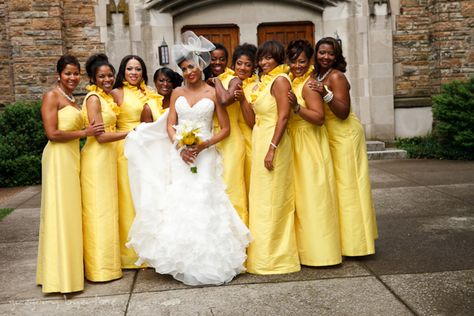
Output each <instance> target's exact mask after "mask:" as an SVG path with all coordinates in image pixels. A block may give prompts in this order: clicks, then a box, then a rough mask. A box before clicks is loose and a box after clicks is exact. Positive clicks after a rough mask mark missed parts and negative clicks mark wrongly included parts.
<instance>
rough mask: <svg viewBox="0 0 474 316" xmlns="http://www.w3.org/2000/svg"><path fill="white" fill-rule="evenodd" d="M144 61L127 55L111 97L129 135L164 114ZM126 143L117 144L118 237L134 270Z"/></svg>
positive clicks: (125, 262) (124, 262) (124, 263)
mask: <svg viewBox="0 0 474 316" xmlns="http://www.w3.org/2000/svg"><path fill="white" fill-rule="evenodd" d="M147 78H148V77H147V71H146V66H145V62H144V61H143V59H141V58H140V57H139V56H136V55H128V56H125V57H124V58H123V59H122V61H121V63H120V67H119V71H118V74H117V79H116V81H115V84H114V89H113V90H112V92H111V94H112V96H113V98H114V101H115V103H117V104H118V105H119V106H120V114H119V115H118V117H117V131H118V132H129V131H131V130H132V129H134V128H135V127H136V126H137V125H138V124H140V122H151V121H153V120H154V119H156V118H157V116H158V115H159V114H160V113H161V98H162V97H161V96H159V95H158V94H157V93H154V92H153V91H151V90H150V89H149V88H148V87H147V85H146V83H147ZM123 146H124V141H123V140H121V141H119V142H117V177H118V196H119V235H120V252H121V258H122V260H121V261H122V268H123V269H135V268H139V266H137V265H135V262H136V261H137V255H136V253H135V251H134V250H133V249H130V248H127V246H125V244H126V243H127V239H128V231H129V230H130V226H131V225H132V222H133V219H134V218H135V207H134V205H133V200H132V194H131V192H130V185H129V180H128V162H127V158H126V157H125V155H124V151H123Z"/></svg>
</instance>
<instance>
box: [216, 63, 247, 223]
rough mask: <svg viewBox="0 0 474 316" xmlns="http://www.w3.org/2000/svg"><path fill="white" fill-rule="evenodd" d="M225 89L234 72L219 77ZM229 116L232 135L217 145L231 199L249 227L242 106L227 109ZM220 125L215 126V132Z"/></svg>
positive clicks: (230, 71)
mask: <svg viewBox="0 0 474 316" xmlns="http://www.w3.org/2000/svg"><path fill="white" fill-rule="evenodd" d="M217 78H218V79H219V80H220V81H221V82H222V85H223V86H224V88H225V89H228V88H229V84H230V81H231V80H232V79H234V78H235V76H234V71H233V70H231V69H229V68H226V71H225V72H224V73H222V74H220V75H219V76H218V77H217ZM226 110H227V114H228V115H229V122H230V134H229V136H228V137H226V138H224V139H223V140H222V141H220V142H219V143H218V144H217V149H218V150H219V152H220V153H221V155H222V164H223V166H224V172H223V179H224V183H225V184H226V186H227V188H226V192H227V195H229V199H230V201H231V203H232V205H233V206H234V208H235V209H236V211H237V213H238V214H239V216H240V218H241V219H242V221H243V222H244V223H245V225H247V226H248V213H249V212H248V206H247V190H246V187H245V174H244V173H245V171H244V166H245V139H244V136H243V135H242V132H241V130H240V127H239V123H238V119H239V115H240V104H239V102H234V103H232V104H231V105H228V106H227V107H226ZM218 129H219V124H218V123H217V124H214V130H215V132H216V131H217V130H218Z"/></svg>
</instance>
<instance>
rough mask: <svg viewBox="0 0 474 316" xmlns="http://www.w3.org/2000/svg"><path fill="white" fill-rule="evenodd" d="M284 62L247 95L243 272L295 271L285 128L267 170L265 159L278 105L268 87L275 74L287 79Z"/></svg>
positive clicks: (291, 179) (291, 185)
mask: <svg viewBox="0 0 474 316" xmlns="http://www.w3.org/2000/svg"><path fill="white" fill-rule="evenodd" d="M284 66H285V65H280V66H278V67H276V68H275V69H273V70H272V71H271V72H270V73H269V74H267V75H265V76H263V77H262V81H261V83H260V84H259V89H258V91H256V93H255V94H253V95H252V99H253V100H255V101H254V102H253V105H254V111H255V114H256V117H255V126H254V128H253V132H252V171H251V175H250V198H249V201H250V209H249V228H250V232H251V234H252V236H253V238H254V240H253V241H252V242H251V243H250V246H249V248H248V249H247V254H248V258H247V271H248V272H250V273H254V274H281V273H290V272H296V271H299V270H300V262H299V258H298V248H297V244H296V236H295V221H294V219H295V200H294V177H293V155H292V151H291V139H290V137H289V135H288V133H287V132H286V131H285V132H284V133H283V135H282V137H281V140H280V143H279V144H278V148H277V149H276V150H275V156H274V158H273V167H274V169H273V170H272V171H268V170H267V169H266V168H265V166H264V159H265V156H266V154H267V151H268V148H269V146H270V143H271V141H272V137H273V134H274V131H275V126H276V123H277V119H278V109H277V104H276V100H275V98H274V97H273V96H272V94H271V87H272V85H273V82H274V81H275V79H276V78H278V77H280V76H282V77H284V78H286V79H287V80H288V81H289V80H290V79H289V77H288V75H287V74H286V67H284Z"/></svg>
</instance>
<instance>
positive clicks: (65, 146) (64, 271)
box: [36, 105, 84, 293]
mask: <svg viewBox="0 0 474 316" xmlns="http://www.w3.org/2000/svg"><path fill="white" fill-rule="evenodd" d="M83 127H84V120H83V117H82V113H81V111H80V110H79V109H77V108H75V107H74V106H71V105H66V106H65V107H63V108H62V109H60V110H59V111H58V129H59V130H61V131H76V130H80V129H82V128H83ZM41 171H42V190H41V217H40V231H39V245H38V264H37V268H36V283H37V284H40V285H42V291H43V292H44V293H52V292H61V293H69V292H76V291H82V290H83V289H84V266H83V256H82V206H81V184H80V175H79V174H80V152H79V139H74V140H71V141H68V142H53V141H49V142H48V143H47V144H46V147H45V148H44V151H43V157H42V170H41Z"/></svg>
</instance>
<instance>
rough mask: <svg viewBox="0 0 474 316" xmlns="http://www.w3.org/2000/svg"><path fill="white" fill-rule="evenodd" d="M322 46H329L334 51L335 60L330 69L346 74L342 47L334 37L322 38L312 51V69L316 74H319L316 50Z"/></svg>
mask: <svg viewBox="0 0 474 316" xmlns="http://www.w3.org/2000/svg"><path fill="white" fill-rule="evenodd" d="M322 44H328V45H331V46H332V48H333V49H334V55H335V56H336V60H335V61H334V65H332V68H334V69H337V70H339V71H340V72H346V66H347V63H346V59H345V58H344V56H343V55H342V47H341V45H340V44H339V42H338V41H337V40H336V39H335V38H334V37H323V38H322V39H320V40H319V41H318V42H317V43H316V48H315V49H314V50H315V52H316V54H315V55H314V69H315V71H316V73H319V64H318V50H319V46H321V45H322Z"/></svg>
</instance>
